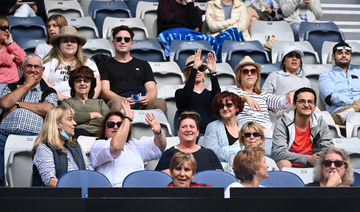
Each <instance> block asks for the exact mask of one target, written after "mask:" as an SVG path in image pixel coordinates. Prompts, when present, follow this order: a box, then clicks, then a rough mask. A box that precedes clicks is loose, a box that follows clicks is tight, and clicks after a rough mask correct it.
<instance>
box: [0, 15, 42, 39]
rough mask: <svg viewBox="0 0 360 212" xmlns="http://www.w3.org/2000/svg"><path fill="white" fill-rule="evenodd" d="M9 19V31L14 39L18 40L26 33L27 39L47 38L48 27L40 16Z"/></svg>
mask: <svg viewBox="0 0 360 212" xmlns="http://www.w3.org/2000/svg"><path fill="white" fill-rule="evenodd" d="M7 18H8V19H9V31H10V33H11V34H12V36H13V39H14V41H16V42H17V41H18V40H19V39H20V38H23V37H24V35H26V39H30V40H31V39H46V27H45V23H44V21H43V20H42V19H41V18H40V17H39V16H35V17H14V16H7Z"/></svg>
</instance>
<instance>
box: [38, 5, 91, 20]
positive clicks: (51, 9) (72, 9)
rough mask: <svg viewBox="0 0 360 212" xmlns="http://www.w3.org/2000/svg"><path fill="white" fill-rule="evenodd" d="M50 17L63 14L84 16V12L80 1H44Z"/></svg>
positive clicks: (72, 16)
mask: <svg viewBox="0 0 360 212" xmlns="http://www.w3.org/2000/svg"><path fill="white" fill-rule="evenodd" d="M44 3H45V10H46V14H47V16H48V17H50V16H51V15H54V14H61V15H63V16H64V17H66V18H77V17H84V12H83V10H82V8H81V6H80V3H79V2H78V1H44Z"/></svg>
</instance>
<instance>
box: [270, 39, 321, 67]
mask: <svg viewBox="0 0 360 212" xmlns="http://www.w3.org/2000/svg"><path fill="white" fill-rule="evenodd" d="M288 46H295V47H297V48H298V49H300V50H301V51H302V52H304V57H303V58H302V62H303V63H304V64H319V63H320V59H319V55H318V53H317V52H316V51H315V50H314V48H313V47H312V45H311V44H310V43H309V41H294V42H292V41H274V44H273V47H272V49H271V60H272V62H273V63H275V62H281V57H282V52H283V51H284V49H285V48H286V47H288Z"/></svg>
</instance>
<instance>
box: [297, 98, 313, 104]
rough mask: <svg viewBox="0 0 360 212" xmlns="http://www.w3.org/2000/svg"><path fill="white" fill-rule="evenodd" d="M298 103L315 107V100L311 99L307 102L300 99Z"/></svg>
mask: <svg viewBox="0 0 360 212" xmlns="http://www.w3.org/2000/svg"><path fill="white" fill-rule="evenodd" d="M296 102H298V103H300V104H303V105H304V104H305V103H308V104H309V105H313V104H314V100H311V99H309V100H306V99H299V100H297V101H296Z"/></svg>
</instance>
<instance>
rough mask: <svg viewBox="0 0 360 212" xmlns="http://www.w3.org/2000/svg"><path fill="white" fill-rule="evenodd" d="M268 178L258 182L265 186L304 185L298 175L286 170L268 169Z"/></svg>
mask: <svg viewBox="0 0 360 212" xmlns="http://www.w3.org/2000/svg"><path fill="white" fill-rule="evenodd" d="M268 174H269V178H267V179H264V180H262V181H261V182H260V185H262V186H265V187H304V182H303V181H302V180H301V178H300V177H299V176H297V175H296V174H294V173H292V172H288V171H270V172H268Z"/></svg>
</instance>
